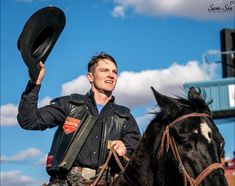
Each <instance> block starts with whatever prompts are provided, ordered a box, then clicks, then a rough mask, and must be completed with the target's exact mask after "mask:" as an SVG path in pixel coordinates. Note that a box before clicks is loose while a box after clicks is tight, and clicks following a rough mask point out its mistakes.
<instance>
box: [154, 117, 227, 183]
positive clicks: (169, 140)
mask: <svg viewBox="0 0 235 186" xmlns="http://www.w3.org/2000/svg"><path fill="white" fill-rule="evenodd" d="M200 116H204V117H210V116H209V115H208V114H205V113H191V114H186V115H183V116H181V117H179V118H177V119H176V120H174V121H173V122H171V123H170V124H169V125H167V126H166V128H165V131H164V133H163V135H162V140H161V146H160V150H159V151H158V154H157V157H158V158H160V157H161V156H162V154H163V151H164V147H165V146H164V145H165V141H166V151H168V150H169V148H171V150H172V153H173V155H174V157H175V159H176V160H177V162H178V163H179V171H180V172H181V173H182V174H183V177H184V185H185V186H187V183H188V182H189V184H190V186H198V185H199V184H200V183H201V182H202V181H203V180H204V179H205V178H206V177H207V176H208V175H209V174H210V173H211V172H213V171H214V170H216V169H224V168H223V166H222V165H221V164H220V163H213V164H211V165H209V166H208V167H207V168H206V169H204V170H203V171H202V172H201V174H199V176H198V177H197V178H196V179H193V178H192V177H191V176H190V175H189V174H188V172H187V170H186V169H185V167H184V165H183V162H182V160H181V158H180V154H179V151H178V148H177V146H176V143H175V140H174V138H173V137H172V136H171V135H170V132H169V128H170V127H172V126H173V125H174V124H176V123H178V122H179V121H181V120H184V119H186V118H189V117H200Z"/></svg>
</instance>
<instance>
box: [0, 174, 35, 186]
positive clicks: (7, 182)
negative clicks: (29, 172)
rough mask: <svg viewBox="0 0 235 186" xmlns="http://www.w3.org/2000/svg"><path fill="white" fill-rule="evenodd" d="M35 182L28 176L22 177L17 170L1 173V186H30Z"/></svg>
mask: <svg viewBox="0 0 235 186" xmlns="http://www.w3.org/2000/svg"><path fill="white" fill-rule="evenodd" d="M33 183H35V180H34V179H33V178H31V177H29V176H25V175H22V173H21V172H20V171H18V170H16V171H9V172H1V185H4V186H16V185H17V186H26V185H32V184H33Z"/></svg>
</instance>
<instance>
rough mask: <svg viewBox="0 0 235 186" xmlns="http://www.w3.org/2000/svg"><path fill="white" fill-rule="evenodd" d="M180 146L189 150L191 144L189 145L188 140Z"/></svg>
mask: <svg viewBox="0 0 235 186" xmlns="http://www.w3.org/2000/svg"><path fill="white" fill-rule="evenodd" d="M182 145H183V146H184V147H185V148H191V144H190V143H189V141H188V140H183V142H182Z"/></svg>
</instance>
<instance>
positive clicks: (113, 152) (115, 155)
mask: <svg viewBox="0 0 235 186" xmlns="http://www.w3.org/2000/svg"><path fill="white" fill-rule="evenodd" d="M111 143H112V141H108V147H107V148H108V149H109V154H108V156H107V158H106V160H105V163H104V164H103V165H102V168H101V171H100V172H99V174H98V176H97V178H96V179H95V181H94V183H93V184H91V186H96V185H97V184H98V182H99V181H100V178H101V177H102V175H103V173H104V171H105V169H106V168H107V167H108V163H109V161H110V159H111V157H112V155H113V156H114V158H115V160H116V162H117V164H118V166H119V168H120V169H121V171H122V172H123V173H124V171H125V168H124V166H123V165H122V163H121V161H120V160H119V158H118V155H117V153H116V151H115V150H114V149H113V147H112V144H111ZM122 157H123V158H124V159H125V160H127V161H129V158H128V157H127V156H126V155H125V154H124V155H122Z"/></svg>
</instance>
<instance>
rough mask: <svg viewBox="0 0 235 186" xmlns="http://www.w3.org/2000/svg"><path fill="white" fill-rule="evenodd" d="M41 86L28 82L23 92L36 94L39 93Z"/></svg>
mask: <svg viewBox="0 0 235 186" xmlns="http://www.w3.org/2000/svg"><path fill="white" fill-rule="evenodd" d="M40 88H41V85H36V84H32V83H30V81H29V82H28V84H27V86H26V89H25V92H24V94H33V95H37V94H38V93H39V90H40Z"/></svg>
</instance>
